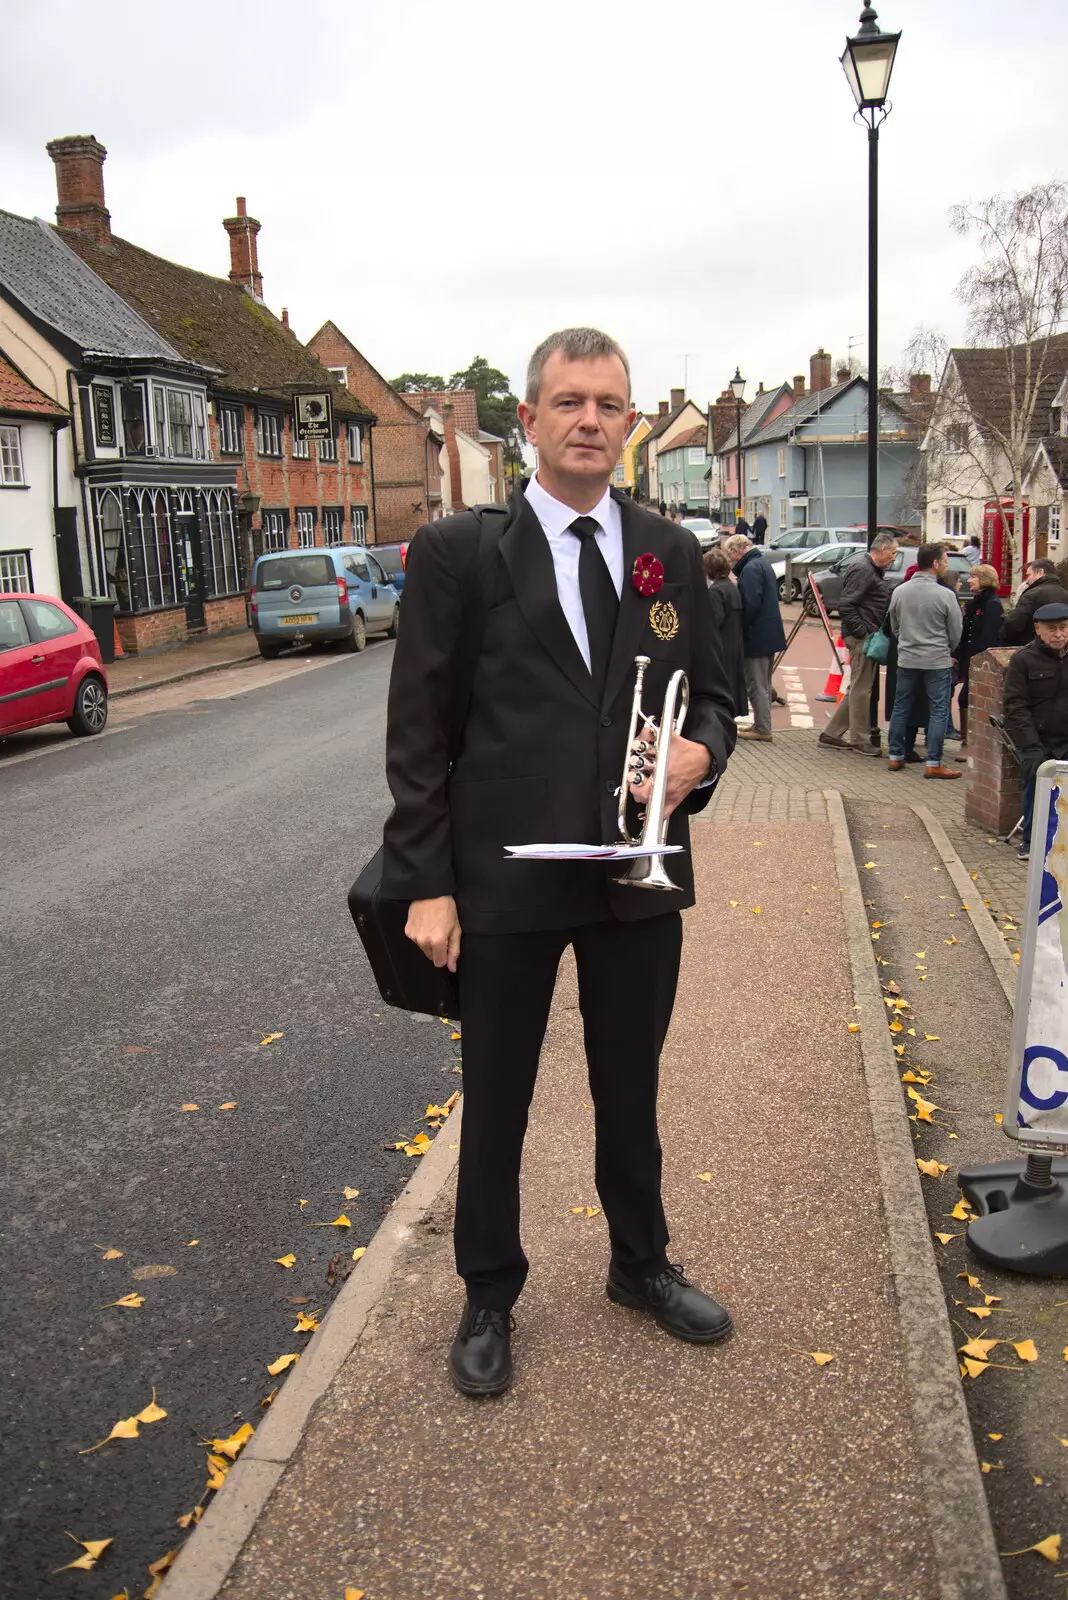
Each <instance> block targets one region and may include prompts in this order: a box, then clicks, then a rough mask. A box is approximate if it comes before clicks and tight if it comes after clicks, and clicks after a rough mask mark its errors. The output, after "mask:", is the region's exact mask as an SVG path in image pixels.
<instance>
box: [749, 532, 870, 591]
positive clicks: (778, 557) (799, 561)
mask: <svg viewBox="0 0 1068 1600" xmlns="http://www.w3.org/2000/svg"><path fill="white" fill-rule="evenodd" d="M807 531H808V532H809V533H813V534H815V533H821V532H825V531H826V530H825V529H816V528H810V529H808V530H807ZM867 548H868V541H867V538H866V537H865V535H864V534H863V533H862V532H861V533H859V534H857V535H853V534H852V533H851V534H850V536H849V537H848V538H843V537H841V535H839V537H838V538H837V539H836V540H834V541H828V542H827V543H822V544H821V543H817V544H815V545H814V547H813V548H798V549H792V550H782V551H777V550H772V551H770V552H768V554H767V555H765V558H764V559H765V560H766V561H768V562H769V563H770V565H771V569H772V571H773V572H774V573H775V579H776V585H777V587H778V591H779V599H780V600H787V599H789V600H800V599H802V597H803V596H804V594H805V593H806V590H807V588H808V583H807V579H808V573H809V572H810V571H811V570H812V569H813V568H814V567H815V568H818V567H829V566H832V565H833V564H834V562H836V561H837V560H838V557H839V556H840V555H842V554H843V552H845V551H847V550H852V551H856V550H866V549H867ZM787 558H789V561H790V575H791V592H790V594H789V595H787V593H786V562H787Z"/></svg>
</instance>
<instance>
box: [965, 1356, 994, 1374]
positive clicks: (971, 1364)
mask: <svg viewBox="0 0 1068 1600" xmlns="http://www.w3.org/2000/svg"><path fill="white" fill-rule="evenodd" d="M963 1365H964V1371H965V1373H967V1375H968V1377H969V1378H979V1377H981V1376H982V1374H983V1373H984V1372H986V1371H987V1369H988V1367H989V1365H990V1363H989V1362H988V1361H973V1360H972V1358H971V1356H965V1358H964V1363H963Z"/></svg>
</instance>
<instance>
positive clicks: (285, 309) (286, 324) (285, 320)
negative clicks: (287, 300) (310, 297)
mask: <svg viewBox="0 0 1068 1600" xmlns="http://www.w3.org/2000/svg"><path fill="white" fill-rule="evenodd" d="M281 320H282V326H283V328H288V327H289V307H288V306H283V307H282V319H281Z"/></svg>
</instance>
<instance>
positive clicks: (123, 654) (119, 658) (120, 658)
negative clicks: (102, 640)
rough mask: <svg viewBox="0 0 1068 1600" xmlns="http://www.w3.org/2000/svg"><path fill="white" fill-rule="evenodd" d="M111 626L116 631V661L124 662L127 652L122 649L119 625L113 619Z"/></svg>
mask: <svg viewBox="0 0 1068 1600" xmlns="http://www.w3.org/2000/svg"><path fill="white" fill-rule="evenodd" d="M111 626H112V627H113V628H114V629H115V660H116V661H123V660H124V659H125V657H126V651H125V650H124V649H123V648H122V640H121V639H120V638H119V625H118V623H117V622H116V621H115V618H114V617H112V619H111Z"/></svg>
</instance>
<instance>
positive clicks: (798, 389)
mask: <svg viewBox="0 0 1068 1600" xmlns="http://www.w3.org/2000/svg"><path fill="white" fill-rule="evenodd" d="M804 392H805V375H804V373H803V372H799V373H798V374H797V376H796V377H795V378H794V399H795V400H800V399H801V397H802V395H803V394H804Z"/></svg>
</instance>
